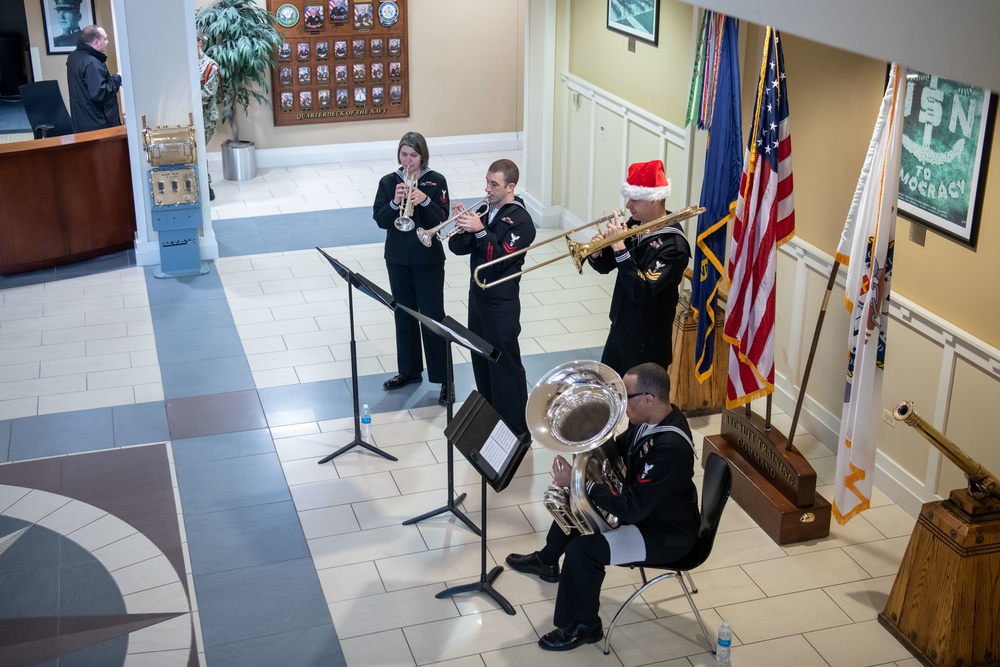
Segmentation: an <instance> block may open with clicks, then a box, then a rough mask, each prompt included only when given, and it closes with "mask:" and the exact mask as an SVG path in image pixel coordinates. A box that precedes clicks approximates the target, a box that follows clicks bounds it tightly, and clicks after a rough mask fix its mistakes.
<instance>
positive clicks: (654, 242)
mask: <svg viewBox="0 0 1000 667" xmlns="http://www.w3.org/2000/svg"><path fill="white" fill-rule="evenodd" d="M621 192H622V196H623V197H625V198H626V200H627V201H626V202H625V208H627V209H628V211H629V213H631V218H630V219H629V220H628V221H627V222H621V221H620V220H618V216H617V215H616V216H615V221H614V222H612V223H610V224H609V225H608V228H607V231H606V233H605V234H597V235H596V236H594V238H593V240H594V241H598V240H600V239H603V238H605V237H606V236H608V237H609V236H613V235H615V234H619V233H621V232H624V231H625V230H626V229H628V228H630V227H636V226H638V225H640V224H642V223H645V222H652V221H653V220H656V219H657V218H662V217H663V216H665V215H667V210H666V204H665V202H664V200H665V199H666V198H667V197H668V196H669V195H670V182H669V181H668V180H667V177H666V175H665V174H664V172H663V162H661V161H660V160H652V161H650V162H636V163H635V164H632V165H630V166H629V168H628V179H627V180H626V181H625V182H624V183H622V190H621ZM690 256H691V250H690V246H689V245H688V242H687V237H686V236H685V235H684V230H683V229H681V227H680V225H679V224H674V225H671V226H669V227H664V228H663V229H660V230H658V231H655V232H651V233H648V234H641V235H639V236H632V237H629V238H627V239H625V240H623V241H619V242H617V243H615V244H613V245H612V246H611V248H610V251H608V250H602V251H601V252H598V253H594V254H593V255H591V256H590V257H589V258H588V261H589V262H590V265H591V266H592V267H593V268H594V270H595V271H597V272H598V273H610V272H611V271H614V270H615V269H617V270H618V275H617V278H616V280H615V291H614V294H613V295H612V297H611V312H610V318H611V331H610V332H609V334H608V341H607V342H606V343H605V344H604V353H603V355H602V356H601V362H602V363H605V364H607V365H609V366H611V367H612V368H614V369H615V370H616V371H617V372H618V374H619V375H624V373H625V371H626V370H628V369H629V368H632V367H633V366H636V365H638V364H641V363H645V362H647V361H653V362H656V363H658V364H660V365H661V366H663V367H664V368H667V367H668V366H669V365H670V361H671V356H672V354H671V352H672V345H671V342H670V334H671V332H672V330H673V321H674V312H675V311H676V310H677V299H678V294H677V288H678V286H679V285H680V283H681V279H682V278H683V277H684V269H685V267H687V263H688V258H689V257H690Z"/></svg>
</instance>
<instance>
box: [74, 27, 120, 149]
mask: <svg viewBox="0 0 1000 667" xmlns="http://www.w3.org/2000/svg"><path fill="white" fill-rule="evenodd" d="M107 50H108V34H107V33H106V32H104V28H102V27H101V26H98V25H89V26H87V27H86V28H84V29H83V30H82V31H81V32H80V41H78V42H77V43H76V51H74V52H73V53H71V54H69V56H68V57H67V58H66V74H67V78H68V79H69V109H70V116H71V117H72V120H73V132H89V131H90V130H101V129H104V128H106V127H116V126H118V125H121V124H122V121H121V117H120V115H119V113H118V89H119V88H121V87H122V77H121V75H120V74H109V73H108V67H107V65H105V62H107V60H108V56H107Z"/></svg>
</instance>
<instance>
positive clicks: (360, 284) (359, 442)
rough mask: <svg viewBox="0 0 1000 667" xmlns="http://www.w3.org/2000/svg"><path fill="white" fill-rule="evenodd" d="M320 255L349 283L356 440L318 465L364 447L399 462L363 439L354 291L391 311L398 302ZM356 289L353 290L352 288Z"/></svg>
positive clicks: (362, 278)
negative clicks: (355, 336) (355, 338)
mask: <svg viewBox="0 0 1000 667" xmlns="http://www.w3.org/2000/svg"><path fill="white" fill-rule="evenodd" d="M316 250H319V253H320V254H321V255H323V257H326V259H327V261H328V262H330V264H331V265H333V268H334V270H335V271H336V272H337V273H339V274H340V276H341V277H342V278H343V279H344V280H346V281H347V306H348V311H350V316H351V388H352V393H353V394H354V440H353V441H351V442H350V443H348V444H347V445H344V446H343V447H341V448H340V449H338V450H337V451H335V452H334V453H333V454H330V455H328V456H324V457H323V458H321V459H320V460H319V461H317V463H319V464H320V465H322V464H324V463H326V462H328V461H332V460H333V459H335V458H337V457H338V456H340V455H341V454H343V453H344V452H346V451H348V450H351V449H353V448H355V447H364V448H365V449H367V450H368V451H370V452H372V453H374V454H378V455H379V456H382V457H385V458H387V459H389V460H390V461H398V460H399V459H397V458H396V457H395V456H393V455H392V454H389V453H388V452H384V451H382V450H381V449H379V448H378V447H376V446H375V445H370V444H368V443H367V442H365V441H364V439H362V437H361V409H360V407H359V405H358V347H357V342H356V341H355V340H354V290H355V289H356V290H358V291H359V292H362V293H364V294H367V295H368V296H370V297H371V298H373V299H375V300H376V301H378V302H379V303H381V304H383V305H385V306H386V307H388V308H389V310H395V309H396V300H395V299H393V298H392V295H391V294H389V293H388V292H386V291H385V290H383V289H382V288H381V287H379V286H378V285H376V284H375V283H373V282H372V281H370V280H368V279H367V278H365V277H364V276H363V275H361V274H360V273H355V272H354V271H351V270H350V269H349V268H347V267H346V266H344V265H343V264H341V263H340V262H338V261H337V260H335V259H334V258H333V257H330V255H328V254H326V253H325V252H323V249H322V248H316ZM352 287H353V288H354V289H351V288H352Z"/></svg>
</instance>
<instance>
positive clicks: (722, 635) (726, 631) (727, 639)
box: [715, 621, 733, 665]
mask: <svg viewBox="0 0 1000 667" xmlns="http://www.w3.org/2000/svg"><path fill="white" fill-rule="evenodd" d="M732 644H733V629H732V628H730V627H729V621H723V622H722V627H721V628H719V641H718V643H717V644H716V650H715V661H716V662H717V663H719V664H720V665H728V664H729V649H730V647H731V646H732Z"/></svg>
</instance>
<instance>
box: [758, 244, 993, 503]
mask: <svg viewBox="0 0 1000 667" xmlns="http://www.w3.org/2000/svg"><path fill="white" fill-rule="evenodd" d="M780 252H781V253H782V255H783V256H784V258H785V259H786V260H791V261H793V262H794V263H795V271H794V273H795V276H794V288H793V289H794V295H793V297H792V300H791V309H790V310H791V312H786V313H784V317H785V319H786V320H787V321H788V322H789V325H788V326H787V328H785V329H784V330H779V332H778V335H777V336H778V343H777V345H779V346H780V345H787V348H788V350H789V354H788V358H789V359H793V360H794V359H800V358H802V359H804V357H805V353H806V352H807V351H808V348H809V346H810V344H811V342H812V336H813V330H814V328H815V325H816V317H817V315H818V312H816V311H815V310H814V311H812V312H810V311H809V310H807V306H806V302H807V300H808V301H810V302H811V303H816V302H818V301H819V299H818V297H817V294H816V293H812V294H810V290H812V291H815V290H816V286H818V285H821V287H819V289H820V290H822V289H823V288H825V286H826V279H827V277H828V276H829V274H830V270H831V267H832V266H833V257H832V256H831V255H829V254H827V253H825V252H822V251H820V250H819V249H817V248H816V247H815V246H813V245H811V244H809V243H807V242H805V241H803V240H801V239H798V238H793V239H792V240H791V241H789V242H788V243H786V244H785V245H784V246H782V247H781V249H780ZM809 273H812V274H815V275H814V276H811V277H812V278H813V279H812V280H807V279H806V278H807V274H809ZM846 273H847V272H846V268H844V267H841V270H840V272H839V275H838V278H837V283H836V287H835V288H834V291H833V294H832V296H831V299H830V307H829V310H828V312H830V310H833V309H834V308H837V307H839V304H840V303H841V302H842V300H843V294H844V281H845V278H846ZM779 278H780V277H779ZM783 284H788V282H787V281H785V282H784V283H783ZM780 288H781V287H780V285H779V289H780ZM810 297H811V298H810ZM889 314H890V318H891V320H890V324H889V328H888V340H887V345H888V346H889V347H890V348H891V346H892V345H893V344H894V339H895V340H897V341H898V340H899V339H900V338H901V337H902V336H900V333H901V332H900V330H899V328H900V327H905V328H907V329H910V330H911V331H913V332H916V333H918V334H920V335H921V336H922V337H923V339H926V341H929V344H931V345H933V346H935V348H936V349H937V351H938V352H939V353H940V357H939V358H934V357H930V358H928V357H926V356H924V357H921V358H916V359H909V360H908V362H909V363H913V364H922V365H924V366H925V368H926V383H927V384H929V385H930V387H929V390H930V393H931V394H932V395H933V396H934V404H933V405H926V404H925V405H921V406H919V413H920V416H921V417H923V418H924V419H925V420H926V421H927V422H929V423H931V424H932V425H933V426H934V427H935V428H937V429H938V430H941V431H943V432H946V430H947V425H948V420H949V417H950V413H951V411H952V405H953V404H952V395H953V394H954V390H955V384H954V383H955V382H956V379H955V378H956V373H955V369H956V365H957V364H958V363H960V362H961V361H964V362H965V363H967V364H969V365H970V366H972V367H975V368H978V369H979V370H981V371H982V372H983V373H985V374H986V375H987V376H988V377H990V379H992V380H993V381H995V382H997V383H1000V350H998V349H996V348H995V347H992V346H990V345H987V344H986V343H984V342H983V341H982V340H980V339H978V338H976V337H975V336H972V335H971V334H969V333H968V332H966V331H963V330H962V329H959V328H958V327H956V326H954V325H952V324H951V323H950V322H947V321H946V320H944V319H942V318H940V317H938V316H936V315H935V314H934V313H931V312H929V311H928V310H926V309H925V308H923V307H921V306H920V305H918V304H916V303H914V302H912V301H911V300H909V299H907V298H905V297H902V296H899V295H897V294H892V295H891V296H890V303H889ZM779 319H780V318H779ZM830 326H831V322H830V318H829V317H828V318H827V321H826V324H825V326H824V328H826V327H830ZM833 333H834V334H836V331H834V332H833ZM782 339H784V340H782ZM841 341H842V342H841V344H840V345H841V346H840V347H839V348H838V349H836V350H830V349H829V346H827V349H825V350H824V349H823V347H822V345H821V347H820V351H819V352H818V354H831V353H832V354H834V355H838V356H839V357H840V358H843V357H844V356H845V355H846V343H847V330H846V327H845V328H843V336H842V337H841ZM800 352H801V354H800ZM801 365H802V364H791V365H789V366H788V367H786V368H784V369H783V371H784V372H783V373H777V372H776V377H775V386H776V391H775V394H774V401H775V404H776V405H777V406H778V407H780V408H781V409H782V410H784V411H786V412H788V413H789V414H790V413H791V412H792V411H793V409H794V405H795V399H796V397H797V396H798V392H799V387H798V383H799V379H800V378H801V377H802V372H803V370H804V368H801V367H800V366H801ZM843 372H846V361H845V363H844V368H843V371H842V372H841V375H839V376H835V377H831V376H830V374H829V373H827V374H826V377H824V376H823V375H817V374H816V370H815V367H814V370H813V374H812V375H811V377H810V379H809V386H808V387H807V388H806V394H807V397H806V400H805V402H804V403H803V409H802V414H801V416H800V423H801V424H802V425H803V426H805V427H806V428H807V429H808V430H809V432H810V433H812V434H814V435H815V436H816V437H817V438H819V439H820V440H821V441H822V442H823V443H824V444H825V445H826V446H827V447H829V448H830V449H831V450H832V451H834V452H836V450H837V440H838V437H839V428H840V414H841V407H842V406H841V404H835V405H829V404H827V405H823V404H821V403H820V402H818V401H817V400H814V399H813V392H811V391H810V390H811V389H812V388H815V387H817V386H819V383H834V386H838V387H839V386H843V384H844V382H845V378H844V376H843ZM886 372H887V373H891V372H892V369H891V368H887V371H886ZM787 375H793V376H794V378H795V381H794V386H793V382H792V381H790V379H789V378H788V377H787ZM925 393H926V392H925ZM903 398H905V397H903ZM893 400H895V398H894V397H891V396H888V395H886V393H885V392H883V399H882V403H883V405H886V404H889V403H891V402H892V401H893ZM993 422H994V420H992V419H989V418H988V416H986V415H984V416H983V430H982V434H983V437H985V438H990V437H993V436H992V431H994V430H995V429H994V428H993V427H992V426H990V424H991V423H993ZM899 428H903V429H906V428H909V427H906V426H902V425H900V427H899ZM956 444H958V446H959V447H961V446H962V443H956ZM927 447H928V449H929V452H928V457H927V468H926V471H925V472H924V474H923V476H922V477H918V476H916V475H914V474H912V473H911V472H909V471H908V470H906V469H905V468H904V467H903V466H901V465H900V463H899V462H898V461H896V460H893V458H891V457H890V456H888V455H886V454H885V453H883V452H881V451H880V452H879V453H878V455H877V458H876V467H877V471H876V475H875V483H876V485H877V486H878V488H879V489H880V490H881V491H883V492H885V493H886V494H887V495H889V497H890V498H892V499H893V501H895V502H896V503H897V504H899V505H900V506H901V507H903V508H904V509H905V510H906V511H907V512H909V513H910V514H912V515H914V516H916V515H917V514H918V513H919V510H920V505H921V504H923V503H925V502H928V501H932V500H936V499H939V496H938V495H936V494H935V488H936V486H937V480H938V479H939V476H940V474H941V472H942V466H953V464H952V463H951V462H949V461H947V460H945V459H944V458H943V456H942V455H941V454H940V452H939V451H938V450H937V449H936V448H934V447H932V446H931V445H930V444H927ZM986 467H987V468H989V467H990V466H989V465H986Z"/></svg>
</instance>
